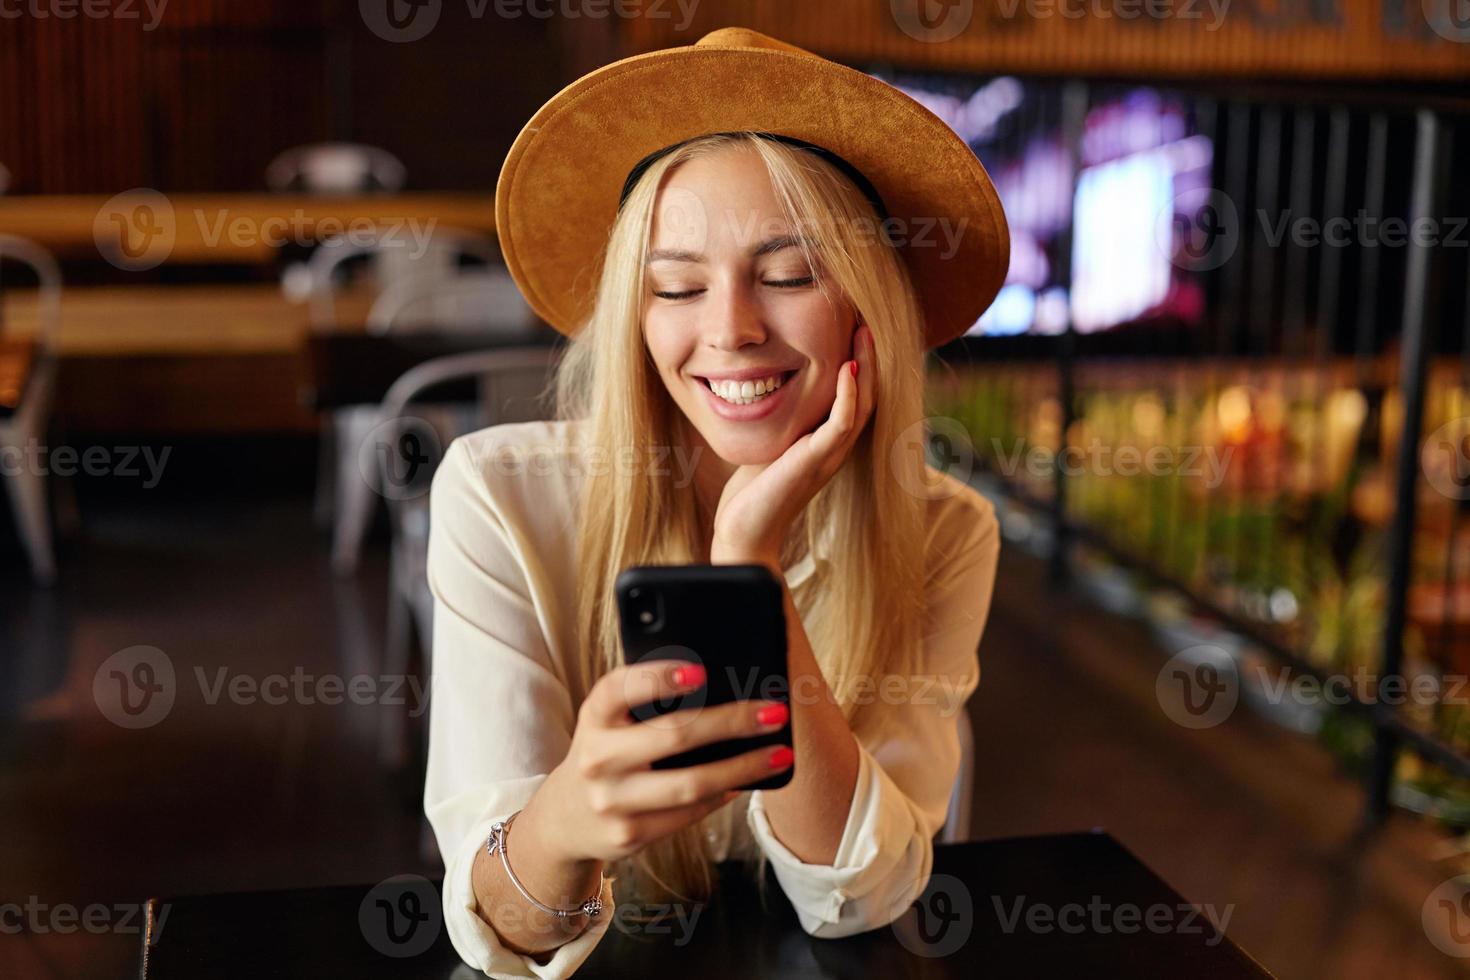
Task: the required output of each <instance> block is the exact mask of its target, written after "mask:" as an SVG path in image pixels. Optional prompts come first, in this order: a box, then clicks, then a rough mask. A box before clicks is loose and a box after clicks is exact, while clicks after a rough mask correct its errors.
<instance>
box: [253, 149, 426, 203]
mask: <svg viewBox="0 0 1470 980" xmlns="http://www.w3.org/2000/svg"><path fill="white" fill-rule="evenodd" d="M406 179H407V171H406V169H405V168H404V166H403V162H402V161H401V160H399V159H398V158H397V157H395V156H394V155H393V154H391V153H389V152H388V151H387V150H383V149H379V148H378V147H376V146H365V145H363V144H361V143H310V144H308V145H306V146H297V147H292V148H291V149H289V150H286V151H285V152H284V153H282V154H280V155H279V156H277V157H276V158H275V159H274V160H272V161H271V162H270V165H269V166H267V167H266V169H265V183H266V186H267V187H269V188H270V189H271V190H273V191H307V192H309V193H312V194H362V193H368V192H372V191H389V192H391V191H398V190H402V189H403V185H404V182H405V180H406Z"/></svg>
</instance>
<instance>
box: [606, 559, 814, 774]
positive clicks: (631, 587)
mask: <svg viewBox="0 0 1470 980" xmlns="http://www.w3.org/2000/svg"><path fill="white" fill-rule="evenodd" d="M613 590H614V592H615V593H616V595H617V603H618V620H619V623H620V628H621V634H622V640H623V657H624V659H625V661H626V662H627V663H630V664H633V663H639V662H641V661H644V660H688V661H691V662H693V663H697V664H700V665H701V666H703V667H704V670H705V676H706V678H707V681H706V684H705V686H704V687H702V688H699V689H698V690H694V691H690V692H688V693H686V694H681V695H679V696H677V697H674V698H668V699H664V700H659V701H653V702H650V703H648V704H644V705H638V706H636V707H635V708H634V709H633V712H632V713H633V717H634V718H635V719H637V720H638V721H648V720H649V719H651V718H656V717H658V716H659V715H664V714H668V713H669V712H671V711H679V710H681V709H684V708H694V707H700V706H704V705H708V706H713V705H717V704H725V703H726V702H729V701H740V700H757V699H760V700H771V701H782V702H786V703H788V704H789V703H790V692H791V685H790V680H789V677H788V675H787V670H786V610H785V608H784V607H783V604H782V601H781V585H780V583H778V582H777V581H776V577H775V576H774V575H773V574H771V571H770V569H768V568H766V567H765V566H764V565H639V566H636V567H633V568H626V569H624V570H623V571H622V573H621V574H619V575H618V578H617V581H616V582H615V583H614V586H613ZM792 744H794V743H793V742H792V741H791V721H790V719H789V718H788V719H787V722H786V724H785V725H784V726H783V727H782V728H780V729H777V730H776V731H773V732H768V733H766V734H764V735H757V736H754V737H751V738H740V739H731V740H729V741H725V742H716V743H714V744H711V745H703V746H700V747H699V748H697V749H691V750H690V751H688V752H681V753H679V754H678V755H672V756H669V757H668V758H665V759H660V760H658V761H657V762H655V763H654V765H653V767H654V768H655V769H675V768H680V767H683V766H694V765H700V764H702V763H706V762H714V761H717V760H719V759H728V758H730V757H731V756H735V755H739V754H741V753H742V752H748V751H750V750H751V749H756V748H760V747H761V746H765V745H769V746H772V747H774V746H778V745H792ZM795 771H796V766H795V764H793V765H791V766H789V767H787V768H786V769H785V770H783V771H782V772H780V773H777V774H776V775H774V776H771V777H770V778H768V779H763V780H760V781H759V782H755V783H751V784H749V785H747V786H742V787H741V789H779V788H781V787H782V786H785V785H786V784H787V783H789V782H790V781H791V775H792V773H793V772H795Z"/></svg>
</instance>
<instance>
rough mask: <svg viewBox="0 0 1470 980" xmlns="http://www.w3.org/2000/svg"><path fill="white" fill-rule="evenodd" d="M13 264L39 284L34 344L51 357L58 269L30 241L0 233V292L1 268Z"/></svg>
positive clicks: (58, 299)
mask: <svg viewBox="0 0 1470 980" xmlns="http://www.w3.org/2000/svg"><path fill="white" fill-rule="evenodd" d="M12 262H13V263H18V264H20V265H23V266H25V267H26V268H28V269H30V270H31V272H32V273H33V274H34V275H35V277H36V282H37V283H38V284H39V289H38V298H39V307H38V309H37V314H38V322H37V326H38V330H39V332H38V334H37V336H36V342H37V343H38V344H39V345H40V347H41V350H42V351H43V352H44V353H50V352H52V351H54V350H55V348H56V336H57V330H58V328H59V325H60V323H61V266H59V265H57V264H56V258H55V257H54V256H53V255H52V254H51V253H50V252H48V251H47V250H46V249H45V248H42V247H41V246H40V245H37V244H36V243H35V242H33V241H31V240H30V239H29V238H21V237H20V236H19V235H7V234H4V233H0V288H3V286H4V285H5V280H4V278H3V276H4V268H5V266H6V265H7V264H9V263H12Z"/></svg>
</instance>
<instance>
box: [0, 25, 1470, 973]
mask: <svg viewBox="0 0 1470 980" xmlns="http://www.w3.org/2000/svg"><path fill="white" fill-rule="evenodd" d="M730 25H739V26H747V27H751V28H754V29H757V30H760V31H763V32H766V33H770V34H773V35H775V36H777V37H779V38H781V39H783V40H786V41H789V42H791V43H794V44H798V45H801V46H803V47H806V48H808V49H810V50H813V51H816V52H819V53H821V54H823V55H826V56H828V57H831V58H834V59H837V60H840V61H842V62H844V63H846V64H849V65H852V66H854V67H856V68H859V69H861V70H863V71H867V72H870V73H871V74H873V75H875V76H877V77H879V78H881V79H883V80H885V81H887V82H889V83H891V84H893V85H895V86H898V87H900V88H902V89H903V90H904V91H907V92H908V93H910V94H911V95H913V97H914V98H916V99H918V100H919V101H920V102H922V103H923V104H924V105H926V106H927V107H929V108H930V109H931V110H932V111H934V112H935V113H936V114H937V115H939V116H940V117H941V118H942V119H944V120H945V121H946V122H948V123H949V124H950V125H951V126H952V127H953V128H954V129H955V130H956V132H958V133H959V134H960V135H961V136H962V137H963V138H964V139H965V140H966V141H967V142H968V143H969V145H970V146H971V147H973V149H974V150H975V152H976V153H977V154H978V155H979V157H980V159H981V160H982V161H983V162H984V163H985V165H986V167H987V168H988V169H989V171H990V173H991V175H992V177H993V179H994V180H995V182H996V184H997V186H998V188H999V191H1000V194H1001V197H1002V199H1003V201H1004V204H1005V207H1006V211H1007V214H1008V215H1009V218H1010V224H1011V233H1012V236H1013V244H1012V262H1011V268H1010V272H1009V276H1008V278H1007V282H1006V285H1005V287H1004V289H1003V291H1002V292H1001V294H1000V296H999V298H998V299H997V301H996V303H995V305H994V306H993V307H992V309H991V310H990V311H989V312H988V313H987V314H986V315H985V317H984V318H982V319H981V320H980V321H979V322H978V323H977V324H976V325H975V326H974V328H973V329H972V330H971V331H970V333H969V334H968V335H967V336H965V337H964V338H962V339H960V340H959V341H956V342H955V343H953V344H950V345H948V346H946V347H944V348H942V349H940V350H938V351H936V352H935V353H934V355H933V356H932V358H931V360H930V364H929V371H930V381H931V385H930V412H929V414H930V416H931V418H930V423H929V424H930V430H931V434H932V439H931V449H932V458H933V461H934V463H935V465H936V466H939V467H942V468H944V469H947V470H948V471H950V472H953V473H956V474H957V475H959V476H961V477H963V478H965V479H968V480H970V481H971V482H972V483H973V484H975V485H976V486H977V487H979V488H981V489H982V491H983V492H985V493H986V494H987V495H988V496H990V497H991V498H992V499H993V500H995V502H996V505H997V507H998V509H999V511H1000V513H1001V516H1002V524H1003V529H1004V533H1005V536H1006V544H1005V546H1004V548H1003V556H1002V564H1001V570H1000V576H999V581H998V584H997V590H996V596H995V602H994V608H993V610H992V613H991V620H990V625H989V628H988V630H987V633H986V635H985V638H984V640H983V642H982V644H981V650H980V656H981V660H982V663H983V668H984V679H983V683H982V684H981V687H980V690H979V693H978V694H977V695H976V697H975V698H974V699H973V701H972V702H971V703H970V705H969V716H970V719H971V722H972V725H973V730H974V745H973V748H972V750H971V751H970V752H969V753H968V754H967V759H966V766H967V767H969V768H970V769H971V770H972V771H973V774H974V785H973V791H972V792H973V796H972V799H971V804H970V809H969V812H968V815H967V818H966V819H965V820H964V821H963V823H965V824H967V826H964V827H960V828H959V836H967V837H974V838H992V837H1002V836H1014V835H1025V834H1035V833H1047V832H1055V831H1064V830H1078V829H1087V828H1091V827H1102V828H1105V829H1107V830H1108V831H1110V832H1111V833H1113V834H1114V835H1115V836H1116V837H1118V839H1119V840H1120V841H1122V843H1123V844H1124V845H1125V846H1127V847H1128V848H1129V849H1131V850H1132V851H1134V852H1135V853H1136V854H1138V855H1139V856H1140V857H1141V858H1142V859H1143V860H1144V861H1145V862H1146V863H1148V864H1149V865H1150V866H1151V867H1152V868H1153V869H1155V870H1156V871H1157V872H1158V873H1159V874H1161V875H1162V876H1163V877H1164V878H1165V879H1166V880H1167V881H1168V882H1169V883H1170V884H1172V885H1173V886H1175V887H1176V888H1177V889H1178V890H1179V891H1180V892H1181V893H1182V894H1184V895H1185V896H1186V897H1188V898H1189V899H1191V900H1192V901H1195V902H1198V903H1200V904H1206V903H1209V904H1212V905H1214V906H1215V907H1216V908H1220V909H1223V908H1226V907H1228V908H1230V909H1231V918H1230V920H1229V929H1228V931H1229V934H1230V936H1231V937H1232V938H1233V939H1235V940H1236V941H1237V942H1239V943H1240V944H1241V945H1242V946H1244V948H1245V949H1246V950H1247V951H1249V952H1250V953H1251V954H1253V955H1254V956H1255V957H1256V958H1257V959H1258V960H1260V961H1261V962H1262V963H1263V964H1264V965H1266V966H1267V967H1268V968H1270V969H1271V970H1273V971H1274V972H1275V973H1276V974H1277V975H1279V976H1281V977H1287V978H1309V977H1375V978H1376V977H1449V976H1455V975H1458V974H1459V973H1460V972H1462V969H1463V966H1464V963H1465V958H1466V957H1467V956H1470V904H1467V903H1466V902H1465V900H1464V895H1465V888H1464V887H1463V886H1462V885H1461V883H1460V880H1459V876H1460V875H1462V874H1465V873H1467V872H1470V836H1467V829H1470V725H1467V724H1466V722H1467V719H1466V711H1467V705H1470V683H1467V679H1470V677H1467V674H1470V520H1467V511H1470V504H1467V500H1470V227H1467V224H1470V218H1467V216H1470V182H1467V181H1466V179H1465V175H1466V173H1470V126H1467V123H1466V120H1467V115H1466V114H1467V111H1470V99H1467V97H1466V95H1467V90H1466V83H1467V81H1470V8H1467V7H1466V5H1465V3H1464V0H1423V2H1422V3H1421V2H1420V0H1274V2H1263V0H976V2H971V0H829V2H825V3H820V4H790V3H782V2H776V0H745V2H740V0H361V2H360V3H350V2H345V0H307V2H287V0H234V2H231V3H225V2H223V0H95V2H89V3H85V4H77V3H72V2H68V0H24V2H20V0H17V2H15V3H13V4H0V483H3V485H4V488H5V495H6V497H7V501H8V505H9V507H8V510H6V511H5V512H4V519H3V520H0V907H9V908H21V907H23V908H24V909H26V910H28V911H27V912H26V914H25V916H24V926H23V927H21V928H11V926H14V924H15V923H16V922H19V921H21V916H20V915H18V914H17V915H14V916H13V917H12V918H10V919H4V920H0V976H6V977H25V978H31V977H35V978H52V977H68V978H69V977H88V978H90V977H109V976H122V975H134V974H135V972H136V965H137V956H138V949H139V942H140V938H139V932H138V925H139V922H138V920H137V912H138V904H139V903H141V902H142V901H143V900H144V899H146V898H147V897H149V896H159V895H163V896H168V895H187V894H200V893H209V892H220V891H240V890H247V889H258V888H283V887H298V886H310V885H325V884H342V883H363V882H372V881H378V880H380V879H383V878H385V877H387V876H390V875H395V874H400V873H409V872H414V873H421V874H426V875H433V874H436V873H439V872H440V870H441V868H440V866H439V864H438V858H437V855H436V854H435V853H434V851H433V848H432V844H431V842H430V841H429V840H428V837H427V834H426V828H425V825H424V822H423V820H422V817H421V806H420V794H421V786H422V769H421V766H422V753H423V739H422V725H423V716H424V713H425V711H426V710H427V709H428V703H427V697H426V693H425V692H426V687H425V684H426V682H425V681H424V680H423V678H425V677H426V676H427V671H428V670H429V669H430V665H429V664H428V663H426V658H425V657H424V651H425V650H427V649H428V642H429V628H430V623H429V607H430V601H429V598H428V595H427V591H426V586H425V583H424V580H423V549H424V542H425V535H426V530H427V521H428V518H427V498H426V493H427V488H428V481H429V479H430V478H431V476H432V472H433V467H434V464H435V463H436V462H437V460H438V458H439V455H440V454H441V453H442V450H443V447H444V446H445V445H447V442H448V440H449V439H451V438H453V436H454V435H455V434H457V433H459V432H463V431H468V430H470V429H472V428H475V427H478V426H481V425H485V424H491V423H494V422H500V421H515V420H519V419H526V418H533V417H536V413H537V412H538V411H539V408H538V406H537V405H536V404H535V402H534V400H533V399H532V398H531V397H530V396H531V394H532V393H534V391H535V390H536V389H537V388H538V387H539V384H540V382H541V380H542V379H543V378H544V376H545V372H546V370H547V369H548V367H549V365H550V364H551V363H553V362H554V359H555V357H556V347H555V345H554V343H553V341H554V338H555V334H554V333H553V332H552V331H550V330H549V328H547V327H546V326H545V325H543V324H540V323H539V322H538V321H537V320H536V318H535V317H534V316H533V315H532V314H531V313H530V311H529V309H528V308H527V307H526V306H525V304H524V302H523V301H522V300H521V299H520V297H519V295H518V293H517V291H516V289H515V287H514V285H513V283H511V282H510V280H509V278H508V276H507V274H506V273H505V272H504V269H503V266H502V265H501V263H500V258H499V253H498V248H497V245H496V242H495V238H494V185H495V180H496V177H497V175H498V173H499V168H500V164H501V161H502V159H503V157H504V154H505V152H506V151H507V149H508V148H509V146H510V143H511V141H512V140H513V138H514V137H515V135H516V133H517V132H518V131H519V129H520V127H521V126H522V125H523V124H524V123H525V121H526V120H527V119H529V118H530V116H531V114H532V113H533V112H534V111H535V110H536V109H537V108H538V107H539V106H540V105H541V104H542V103H543V102H544V101H545V100H546V99H547V98H549V97H550V96H551V95H553V94H554V93H555V92H556V91H557V90H558V89H559V88H561V87H562V86H563V85H565V84H567V83H568V82H570V81H571V80H572V79H574V78H576V77H578V76H579V75H580V74H582V73H584V72H586V71H588V70H591V69H592V68H594V67H597V66H599V65H601V64H605V63H607V62H608V61H611V60H614V59H616V58H618V57H622V56H626V55H629V54H633V53H637V52H640V51H646V50H652V49H655V48H659V47H664V46H670V45H679V44H688V43H692V42H693V41H695V40H697V39H698V38H699V37H700V36H701V35H702V34H704V33H706V32H707V31H709V30H712V29H715V28H717V27H723V26H730ZM772 97H773V98H800V97H801V93H795V92H781V93H773V96H772ZM586 151H587V152H588V153H596V152H597V148H596V147H595V146H590V147H587V148H586ZM915 231H916V232H917V231H919V230H918V229H915ZM942 233H943V229H936V230H935V231H934V232H933V234H935V235H936V236H940V235H942ZM1446 896H1449V897H1450V898H1451V901H1449V902H1447V903H1444V904H1443V905H1442V904H1441V903H1440V901H1439V900H1440V899H1444V898H1445V897H1446ZM6 903H9V905H8V906H7V904H6ZM94 907H100V908H104V909H105V910H106V912H105V914H101V915H99V916H98V917H97V920H96V922H95V923H93V925H94V926H95V927H90V926H89V927H78V926H77V925H76V923H75V921H74V920H75V915H73V917H72V918H73V921H72V926H73V927H72V928H66V927H65V926H64V919H63V918H62V915H59V914H58V913H59V912H64V910H67V909H71V910H72V911H73V913H75V912H76V911H77V910H85V909H88V908H94Z"/></svg>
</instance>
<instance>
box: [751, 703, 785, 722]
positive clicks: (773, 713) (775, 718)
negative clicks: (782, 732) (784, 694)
mask: <svg viewBox="0 0 1470 980" xmlns="http://www.w3.org/2000/svg"><path fill="white" fill-rule="evenodd" d="M789 715H790V712H789V711H788V710H787V708H786V705H784V704H768V705H766V706H765V707H764V708H762V709H761V710H759V711H757V712H756V713H755V720H756V721H758V722H760V723H761V724H762V725H784V724H786V718H787V717H788V716H789Z"/></svg>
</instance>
